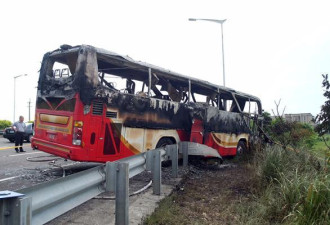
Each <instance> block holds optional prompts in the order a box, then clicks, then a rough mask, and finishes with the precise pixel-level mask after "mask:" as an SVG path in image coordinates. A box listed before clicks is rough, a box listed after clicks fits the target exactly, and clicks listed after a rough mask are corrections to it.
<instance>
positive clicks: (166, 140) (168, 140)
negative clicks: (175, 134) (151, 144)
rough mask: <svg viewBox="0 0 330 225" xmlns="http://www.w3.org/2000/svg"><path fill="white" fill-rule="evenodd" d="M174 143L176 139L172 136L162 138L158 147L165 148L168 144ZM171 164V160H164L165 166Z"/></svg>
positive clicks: (163, 164)
mask: <svg viewBox="0 0 330 225" xmlns="http://www.w3.org/2000/svg"><path fill="white" fill-rule="evenodd" d="M173 144H174V141H173V140H172V139H171V138H161V139H160V140H159V141H158V143H157V145H156V148H162V147H164V148H165V146H166V145H173ZM171 165H172V161H171V160H166V161H163V162H162V166H164V167H169V166H171Z"/></svg>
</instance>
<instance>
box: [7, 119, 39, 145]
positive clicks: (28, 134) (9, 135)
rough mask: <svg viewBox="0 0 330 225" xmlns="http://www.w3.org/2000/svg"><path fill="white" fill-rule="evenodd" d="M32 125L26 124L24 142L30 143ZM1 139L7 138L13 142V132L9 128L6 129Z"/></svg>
mask: <svg viewBox="0 0 330 225" xmlns="http://www.w3.org/2000/svg"><path fill="white" fill-rule="evenodd" d="M33 125H34V124H33V123H26V130H25V134H24V140H26V141H27V142H31V138H32V137H33ZM3 137H4V138H7V139H8V140H9V141H10V142H14V141H15V131H14V129H13V128H11V127H7V128H6V129H5V130H4V131H3Z"/></svg>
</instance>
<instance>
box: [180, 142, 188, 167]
mask: <svg viewBox="0 0 330 225" xmlns="http://www.w3.org/2000/svg"><path fill="white" fill-rule="evenodd" d="M180 145H181V146H180V147H181V150H182V157H183V166H184V167H187V166H188V142H180Z"/></svg>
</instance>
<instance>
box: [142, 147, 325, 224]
mask: <svg viewBox="0 0 330 225" xmlns="http://www.w3.org/2000/svg"><path fill="white" fill-rule="evenodd" d="M239 167H242V168H241V169H239ZM329 169H330V166H329V164H324V163H321V161H320V160H319V159H318V158H316V157H315V156H313V154H310V152H309V151H304V150H300V151H299V152H294V151H290V150H285V149H283V148H281V147H278V146H273V147H267V148H266V149H264V150H262V151H257V152H254V154H253V155H251V156H250V159H248V160H246V161H245V162H244V163H243V164H242V163H241V164H239V163H238V168H236V169H232V170H230V169H229V170H224V171H219V172H212V173H211V172H206V174H205V175H203V176H201V178H199V179H196V178H194V179H195V182H193V181H192V180H194V179H192V180H191V179H188V180H187V179H186V180H185V181H184V183H183V184H181V185H182V186H184V187H185V190H184V191H181V192H180V190H178V191H175V192H174V193H173V194H172V195H171V196H169V197H167V198H165V199H164V200H163V201H162V202H161V203H160V205H159V207H158V209H157V210H156V211H155V213H154V214H152V215H151V216H150V217H148V218H146V220H145V221H144V224H251V225H252V224H298V225H299V224H301V225H303V224H315V225H317V224H318V225H325V224H330V176H329ZM238 173H240V174H239V176H236V174H238ZM210 174H211V175H210ZM207 176H210V177H209V178H208V179H207V178H206V177H207ZM212 176H213V177H212ZM235 176H236V179H235ZM227 183H228V184H227ZM216 187H219V189H218V190H217V191H215V190H216ZM219 190H220V191H219ZM211 212H212V214H210V213H211Z"/></svg>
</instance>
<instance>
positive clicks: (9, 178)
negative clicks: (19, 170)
mask: <svg viewBox="0 0 330 225" xmlns="http://www.w3.org/2000/svg"><path fill="white" fill-rule="evenodd" d="M16 177H19V176H15V177H8V178H4V179H1V180H0V182H2V181H6V180H12V179H15V178H16Z"/></svg>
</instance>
